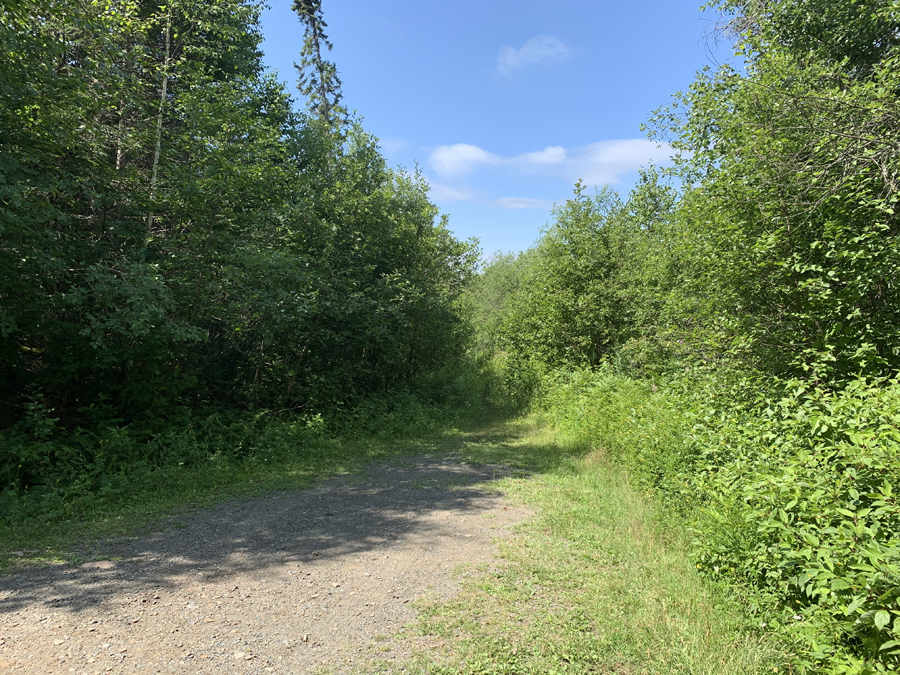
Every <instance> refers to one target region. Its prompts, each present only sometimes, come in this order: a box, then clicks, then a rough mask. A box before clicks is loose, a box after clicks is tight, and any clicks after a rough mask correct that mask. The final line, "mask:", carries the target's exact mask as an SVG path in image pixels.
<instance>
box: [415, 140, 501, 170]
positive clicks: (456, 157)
mask: <svg viewBox="0 0 900 675" xmlns="http://www.w3.org/2000/svg"><path fill="white" fill-rule="evenodd" d="M502 161H503V159H502V158H501V157H498V156H497V155H494V154H491V153H490V152H488V151H487V150H482V149H481V148H479V147H478V146H477V145H468V144H467V143H457V144H456V145H442V146H440V147H439V148H437V149H436V150H434V152H432V153H431V155H430V156H429V157H428V164H429V165H430V166H431V168H433V169H434V170H435V171H437V172H438V174H439V175H440V176H443V177H444V178H450V177H454V176H465V175H468V174H470V173H472V172H473V171H474V170H475V169H477V168H478V167H480V166H485V165H490V164H500V163H501V162H502Z"/></svg>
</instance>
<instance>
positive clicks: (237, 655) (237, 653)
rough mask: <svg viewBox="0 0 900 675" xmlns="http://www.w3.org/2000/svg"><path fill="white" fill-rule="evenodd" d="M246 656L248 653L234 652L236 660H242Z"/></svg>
mask: <svg viewBox="0 0 900 675" xmlns="http://www.w3.org/2000/svg"><path fill="white" fill-rule="evenodd" d="M245 656H247V655H246V654H245V653H244V652H235V653H234V660H235V661H240V660H241V659H242V658H244V657H245Z"/></svg>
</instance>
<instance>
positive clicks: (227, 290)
mask: <svg viewBox="0 0 900 675" xmlns="http://www.w3.org/2000/svg"><path fill="white" fill-rule="evenodd" d="M294 9H295V10H296V11H297V14H298V19H299V20H300V23H298V38H299V37H300V35H302V34H304V31H305V44H304V46H303V49H302V53H301V55H300V56H301V58H300V66H299V67H300V69H301V71H302V72H301V73H300V75H301V81H300V87H301V92H302V93H303V94H304V95H305V97H306V99H307V100H306V104H307V110H306V112H302V113H301V112H297V111H296V109H295V106H294V105H293V101H292V99H291V96H290V95H289V93H288V92H287V91H286V90H285V88H284V86H283V85H282V84H281V83H280V82H278V81H277V80H276V78H275V77H274V75H272V74H271V73H267V72H266V71H265V70H264V68H263V66H262V63H261V53H260V51H259V45H260V41H261V35H260V30H259V15H260V11H261V5H260V4H259V3H256V2H254V1H252V0H175V1H174V2H168V3H165V4H162V3H159V2H151V1H147V0H102V1H100V2H96V1H95V2H91V1H88V0H84V1H81V0H75V1H72V0H65V1H64V2H62V1H57V0H12V1H11V2H4V3H3V6H2V8H0V96H2V103H0V200H2V208H0V490H4V489H5V492H4V497H5V498H8V499H13V498H18V497H19V496H22V495H24V494H25V493H28V494H39V493H40V494H47V493H48V492H53V491H63V492H64V491H65V490H66V489H71V486H72V485H73V484H75V483H77V484H78V485H80V486H81V487H80V488H79V489H81V490H82V491H90V490H91V489H94V488H96V487H97V486H98V485H99V484H101V483H102V480H103V479H102V476H103V475H106V474H109V473H110V472H112V473H114V472H115V471H118V470H120V469H122V467H125V466H127V465H129V463H137V462H143V463H147V462H150V463H156V464H165V463H167V462H168V463H175V464H183V463H184V462H185V461H189V460H190V461H193V460H192V459H191V457H193V455H190V453H187V454H185V453H184V452H181V451H178V452H175V451H174V450H173V451H172V456H169V455H168V454H167V453H169V449H170V448H171V447H174V446H175V445H178V444H177V443H176V444H174V445H173V444H172V443H169V444H167V442H164V441H163V440H160V439H164V438H168V437H170V436H171V435H172V434H175V435H178V434H180V433H187V432H188V431H190V430H191V429H193V428H194V427H195V423H196V422H197V421H198V420H209V419H212V418H214V417H216V416H220V417H221V416H222V415H224V416H226V418H227V416H228V415H231V416H235V415H237V416H240V415H245V416H249V417H247V419H249V420H251V423H252V420H253V416H254V415H255V416H256V417H257V418H259V416H260V415H262V414H266V415H275V414H279V413H282V414H291V415H295V416H298V417H305V418H309V419H313V418H314V417H315V415H316V414H317V413H321V412H323V411H326V410H333V409H335V408H337V407H340V406H344V407H347V406H349V405H351V404H353V403H354V402H358V401H360V400H363V399H364V398H365V397H367V396H372V395H377V394H378V393H379V392H381V393H383V392H386V391H396V390H397V389H399V388H403V387H405V386H407V385H408V384H409V383H410V382H413V381H415V380H416V379H417V378H420V377H421V376H423V374H428V373H434V372H436V371H438V370H440V369H441V368H442V367H444V366H445V364H447V363H448V362H450V361H452V360H453V359H455V358H457V357H458V356H459V355H460V354H461V353H462V351H463V350H464V348H465V339H466V326H465V323H464V322H463V320H462V318H461V315H460V312H459V311H458V301H457V298H458V296H459V294H460V292H461V291H462V288H463V286H464V284H465V283H466V280H467V279H468V278H469V276H470V275H471V273H472V270H473V265H474V260H475V256H476V252H475V250H474V247H473V245H471V244H470V243H464V242H460V241H457V240H456V239H455V238H454V237H453V236H452V235H451V233H450V232H449V231H448V229H447V228H446V226H445V223H444V222H443V220H441V219H440V218H439V217H438V213H437V210H436V207H435V206H434V205H433V204H432V203H431V202H430V201H429V199H428V194H427V186H426V183H425V182H424V181H423V180H422V179H421V178H420V177H419V176H417V175H410V174H407V173H403V172H399V171H396V170H393V169H391V168H389V167H388V166H386V164H385V161H384V159H383V157H382V156H381V154H380V152H379V149H378V146H377V142H376V140H375V139H374V138H372V137H371V136H369V135H367V134H366V132H365V131H364V130H363V129H361V128H360V127H359V125H358V124H356V123H354V122H353V121H352V120H349V119H348V116H347V114H346V112H345V111H344V109H343V107H342V104H341V101H340V82H339V80H338V78H337V71H336V69H335V67H334V64H332V63H330V62H329V61H327V60H326V59H325V58H324V55H327V53H328V49H329V47H330V45H329V44H328V40H327V37H326V36H325V33H324V30H323V29H324V28H325V23H324V21H323V20H322V14H321V7H320V4H319V3H318V2H315V1H311V0H309V1H308V0H303V1H298V2H297V3H295V6H294ZM298 44H301V40H299V39H298ZM223 424H225V423H224V422H223ZM226 426H227V425H226ZM251 426H252V424H251ZM126 432H127V433H126ZM123 434H124V435H127V436H128V438H129V439H130V440H129V441H128V443H124V442H123V441H122V438H123ZM167 434H168V436H167ZM111 438H112V439H117V440H116V442H112V441H110V439H111ZM182 440H183V439H182ZM148 443H149V444H150V445H149V446H148ZM113 446H115V448H116V449H115V450H111V449H110V448H112V447H113ZM151 446H152V451H148V450H147V448H148V447H151ZM220 446H221V444H218V445H216V447H220ZM225 450H227V448H226V449H225ZM232 451H235V452H236V451H237V450H234V449H233V448H232ZM209 452H212V450H210V451H209ZM200 454H201V455H203V456H204V457H206V456H207V455H208V454H209V453H207V452H206V451H203V452H201V453H200ZM194 459H196V458H194ZM85 476H93V477H94V478H93V479H92V480H93V481H94V482H93V483H92V482H91V480H87V479H86V478H85ZM61 486H62V487H61ZM66 486H68V487H66Z"/></svg>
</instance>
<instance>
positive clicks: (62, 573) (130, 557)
mask: <svg viewBox="0 0 900 675" xmlns="http://www.w3.org/2000/svg"><path fill="white" fill-rule="evenodd" d="M502 475H505V472H504V470H503V469H502V468H499V467H485V466H472V465H467V464H465V463H462V462H460V461H459V460H458V459H456V458H454V457H452V456H443V455H442V456H437V455H420V456H416V457H413V458H407V459H405V460H403V461H393V462H389V463H384V464H376V465H373V466H370V467H368V468H367V469H366V471H365V473H362V474H358V475H351V476H340V477H337V478H333V479H330V480H327V481H325V482H323V483H321V484H320V485H319V486H318V487H315V488H313V489H310V490H305V491H299V492H290V493H279V494H276V495H273V496H270V497H264V498H258V499H253V500H248V501H235V502H228V503H225V504H222V505H220V506H219V507H217V508H215V509H212V510H198V511H195V512H191V513H190V514H187V515H184V516H181V517H179V518H178V519H177V521H176V520H170V521H169V528H168V529H167V530H166V531H163V532H159V533H156V534H153V535H150V536H146V537H141V538H139V539H130V540H123V541H117V542H108V543H106V544H104V545H103V547H102V548H101V549H98V550H97V551H95V552H94V555H92V556H90V557H91V558H92V561H91V562H87V563H85V564H82V565H80V566H78V567H70V566H67V565H54V566H50V567H46V568H43V569H35V570H30V571H27V572H22V573H17V574H11V575H7V576H4V577H0V673H5V672H25V673H35V674H40V675H44V674H48V675H49V674H55V673H90V674H92V675H93V674H96V673H99V674H102V675H105V674H106V673H170V672H174V673H192V674H193V673H197V674H199V673H229V674H231V673H234V674H248V675H249V674H251V673H253V674H255V673H285V674H287V673H296V674H298V675H299V674H300V673H309V672H317V671H319V670H326V671H327V672H337V673H342V672H349V671H351V670H359V669H360V668H362V669H363V670H364V669H365V663H366V662H367V661H368V660H369V659H370V658H378V659H381V660H384V659H388V660H390V659H396V660H403V659H404V658H406V657H408V656H409V655H410V652H411V650H412V649H413V648H414V647H415V646H416V644H418V645H419V646H422V645H423V644H424V645H425V646H427V645H428V639H429V638H427V637H425V638H406V639H396V638H394V639H391V636H395V635H396V634H397V632H398V631H399V630H400V629H401V628H402V627H403V626H404V624H407V623H409V622H411V621H412V620H414V619H415V617H416V610H415V608H414V607H413V603H414V602H415V601H416V600H417V599H418V598H421V597H423V596H429V597H449V596H451V595H452V594H453V593H454V592H455V589H456V583H455V581H454V576H453V575H452V574H451V572H452V570H454V569H455V568H457V567H459V566H460V565H478V564H482V563H489V562H491V561H492V560H493V557H494V554H495V547H494V540H495V539H496V538H497V537H498V536H503V535H505V534H507V533H508V532H509V529H510V527H511V526H512V525H515V524H516V523H519V522H521V521H522V520H523V519H524V518H526V517H527V516H528V515H529V513H528V512H527V511H526V510H524V509H521V508H517V507H514V506H512V505H510V504H509V503H507V502H506V501H505V500H504V499H503V496H502V495H501V494H500V493H498V492H497V491H495V490H492V489H490V486H489V483H490V482H491V481H493V480H494V479H496V478H500V477H501V476H502Z"/></svg>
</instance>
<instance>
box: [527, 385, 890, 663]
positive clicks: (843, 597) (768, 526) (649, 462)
mask: <svg viewBox="0 0 900 675" xmlns="http://www.w3.org/2000/svg"><path fill="white" fill-rule="evenodd" d="M691 384H692V386H693V387H695V388H693V389H691V388H688V387H684V386H682V387H676V386H674V385H669V386H666V387H661V386H660V387H656V386H654V385H653V384H651V383H646V382H638V381H635V380H632V379H629V378H626V377H623V376H621V375H616V374H613V373H612V372H611V371H609V370H604V371H601V372H599V373H594V372H589V371H578V372H575V373H557V374H555V375H552V376H549V377H548V378H547V379H546V381H545V383H544V389H543V393H542V398H541V406H542V407H543V408H544V410H545V411H546V412H547V413H548V414H549V416H550V418H551V419H552V420H553V421H554V422H555V423H556V424H558V425H560V426H563V427H566V428H568V429H569V430H573V431H576V432H578V433H581V434H582V435H584V436H585V437H586V438H587V439H588V440H589V441H590V442H592V443H593V444H594V445H596V446H601V447H602V448H604V449H605V450H606V451H607V452H608V453H609V454H611V455H612V456H614V457H616V458H618V459H619V460H620V461H622V462H624V463H625V464H627V465H628V466H629V467H630V469H631V470H632V472H633V474H634V475H636V476H637V477H639V479H640V480H641V481H642V482H643V483H644V484H645V485H646V486H648V487H651V488H652V489H654V490H655V491H656V492H657V494H658V495H659V496H660V498H661V499H663V500H664V501H665V502H666V503H667V504H668V505H669V506H670V507H671V510H672V511H673V512H677V513H678V514H679V517H680V518H681V519H682V520H683V522H684V523H685V524H686V525H687V527H688V528H689V529H690V530H691V531H692V533H693V535H694V541H693V544H692V551H693V555H694V557H695V559H696V563H697V566H698V568H699V569H700V570H701V571H702V572H703V573H704V574H705V575H707V576H709V577H710V578H713V579H717V580H720V581H722V582H726V583H729V584H731V585H732V586H733V587H734V588H735V589H737V590H738V592H739V593H740V594H741V595H742V596H744V597H745V599H746V600H747V603H748V606H749V607H750V608H751V610H752V611H753V612H755V613H756V614H757V615H758V617H759V620H760V623H761V625H764V626H766V625H767V626H770V627H772V628H773V629H775V630H778V631H779V632H781V633H783V634H784V635H786V636H789V637H791V638H792V639H793V640H794V641H795V644H796V645H797V666H798V668H800V670H801V671H802V672H832V673H855V674H859V675H861V674H863V673H873V672H887V671H889V670H890V671H892V670H894V669H895V668H896V667H897V666H898V665H900V602H898V599H900V567H898V562H900V509H898V508H897V496H896V485H895V483H896V480H897V477H898V476H900V431H898V421H900V382H898V381H897V380H890V381H885V380H878V381H872V380H858V381H855V382H853V383H851V384H849V385H848V386H847V387H846V388H844V389H842V390H840V391H834V390H829V389H826V388H816V387H813V386H811V385H809V384H808V383H806V384H805V383H802V382H799V381H789V382H780V383H776V384H774V385H773V384H770V385H768V386H767V387H766V388H765V389H763V388H762V387H761V385H760V384H759V383H754V382H752V381H746V382H744V387H745V388H746V391H747V392H750V391H757V392H759V391H767V392H768V393H767V394H760V395H759V396H758V398H756V399H755V400H753V399H751V400H748V401H744V402H736V401H735V397H734V393H735V392H734V391H733V389H732V387H733V386H735V382H731V381H729V382H726V383H723V381H722V380H719V381H718V382H715V381H711V382H708V383H707V386H705V387H702V388H700V387H698V383H697V382H693V383H691ZM723 384H727V386H723ZM718 388H721V389H722V391H717V389H718ZM726 394H727V395H728V396H729V397H728V398H726ZM738 398H740V397H738Z"/></svg>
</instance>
